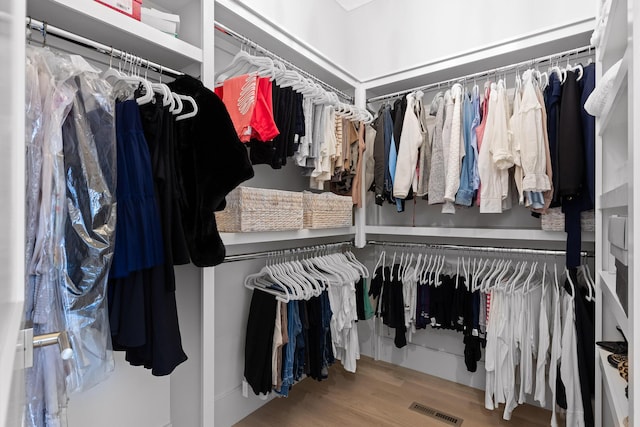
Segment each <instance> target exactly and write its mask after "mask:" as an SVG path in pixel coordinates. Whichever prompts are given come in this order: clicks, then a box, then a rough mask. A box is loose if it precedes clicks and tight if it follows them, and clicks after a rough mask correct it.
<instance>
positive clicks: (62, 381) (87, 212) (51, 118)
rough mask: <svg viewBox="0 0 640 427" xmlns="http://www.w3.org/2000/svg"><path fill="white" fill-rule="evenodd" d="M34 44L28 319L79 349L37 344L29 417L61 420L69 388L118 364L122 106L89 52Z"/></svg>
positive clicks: (29, 421)
mask: <svg viewBox="0 0 640 427" xmlns="http://www.w3.org/2000/svg"><path fill="white" fill-rule="evenodd" d="M26 54H27V55H26V67H25V83H26V85H25V87H26V103H25V107H26V111H25V117H26V127H27V133H26V134H25V135H26V141H25V143H26V156H27V158H26V168H27V169H26V176H25V184H26V206H25V215H26V218H27V222H26V230H25V242H26V246H25V249H26V251H25V281H26V283H25V307H24V310H25V320H26V321H27V322H30V323H32V324H33V331H34V334H36V335H37V334H45V333H51V332H55V331H61V332H62V331H67V333H68V334H69V339H70V341H71V342H73V343H74V354H73V356H72V358H71V359H69V360H62V358H61V357H60V350H59V349H58V348H57V347H56V346H48V347H42V348H35V349H34V351H33V353H34V354H33V366H32V367H31V368H29V369H27V370H26V371H25V381H26V393H27V396H26V409H25V417H24V418H25V419H24V422H25V425H28V426H34V427H41V426H60V425H65V423H66V407H67V399H68V397H67V396H68V394H69V393H71V392H74V391H80V390H84V389H87V388H90V387H92V386H94V385H96V384H97V383H99V382H100V381H102V380H104V379H105V378H106V377H107V376H108V374H109V373H110V372H111V371H112V369H113V358H112V354H111V350H110V346H109V331H108V330H109V328H108V323H107V307H106V304H105V301H104V298H105V294H106V277H107V272H108V271H109V268H110V263H111V255H112V253H113V249H114V241H113V239H114V238H115V235H114V229H113V226H114V223H115V220H116V203H115V197H114V196H115V150H116V147H115V144H116V141H115V132H114V129H113V126H112V125H113V120H114V111H113V103H112V101H111V95H110V94H111V86H110V85H109V84H108V83H106V82H105V81H103V80H101V79H100V77H99V75H98V73H99V71H98V70H95V69H94V68H93V67H91V66H90V65H89V64H88V63H87V62H86V61H85V60H84V59H83V58H81V57H79V56H76V55H74V56H68V55H63V54H56V53H54V52H52V51H50V50H48V49H41V48H36V47H32V46H27V51H26ZM103 124H104V126H103ZM93 194H98V195H99V197H97V198H96V197H93V196H92V195H93Z"/></svg>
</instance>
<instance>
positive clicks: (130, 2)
mask: <svg viewBox="0 0 640 427" xmlns="http://www.w3.org/2000/svg"><path fill="white" fill-rule="evenodd" d="M95 1H97V2H98V3H101V4H103V5H105V6H107V7H109V8H111V9H113V10H117V11H118V12H120V13H123V14H125V15H127V16H130V17H131V18H133V19H136V20H138V21H139V20H140V15H141V8H142V0H95Z"/></svg>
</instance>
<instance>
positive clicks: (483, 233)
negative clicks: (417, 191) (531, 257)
mask: <svg viewBox="0 0 640 427" xmlns="http://www.w3.org/2000/svg"><path fill="white" fill-rule="evenodd" d="M365 232H366V233H367V234H380V235H394V236H419V237H460V238H466V239H494V240H536V241H564V240H566V239H567V234H566V233H565V232H563V231H545V230H537V229H510V228H449V227H403V226H376V225H367V226H366V227H365ZM594 238H595V236H594V233H593V232H583V233H582V241H583V242H593V241H594Z"/></svg>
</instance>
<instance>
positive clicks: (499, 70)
mask: <svg viewBox="0 0 640 427" xmlns="http://www.w3.org/2000/svg"><path fill="white" fill-rule="evenodd" d="M592 50H593V51H595V48H594V47H593V46H583V47H579V48H575V49H571V50H566V51H564V52H560V53H554V54H553V55H548V56H542V57H540V58H536V59H529V60H527V61H522V62H518V63H516V64H510V65H505V66H503V67H498V68H493V69H490V70H485V71H480V72H478V73H474V74H468V75H466V76H460V77H456V78H453V79H449V80H444V81H441V82H437V83H430V84H428V85H423V86H418V87H415V88H413V89H406V90H401V91H398V92H394V93H390V94H387V95H380V96H374V97H373V98H369V99H367V102H376V101H384V100H387V99H393V98H398V97H400V96H402V95H406V94H408V93H411V92H415V91H418V90H427V89H431V88H434V87H439V86H446V85H448V84H449V83H455V82H459V81H462V80H472V79H477V78H479V77H485V76H490V75H492V74H501V73H505V72H507V71H512V70H515V69H518V68H521V67H525V66H530V67H531V66H534V65H537V64H541V63H543V62H546V61H553V60H560V59H562V58H563V57H565V56H570V55H580V54H582V53H585V52H591V51H592Z"/></svg>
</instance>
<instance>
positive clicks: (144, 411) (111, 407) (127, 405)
mask: <svg viewBox="0 0 640 427" xmlns="http://www.w3.org/2000/svg"><path fill="white" fill-rule="evenodd" d="M114 357H115V360H116V367H115V370H114V372H113V374H112V375H111V376H110V377H109V378H108V379H107V380H106V381H104V382H103V383H100V384H98V385H97V386H96V387H94V388H92V389H90V390H88V391H86V392H83V393H79V394H76V395H73V396H71V400H70V402H69V409H68V411H67V415H68V420H69V427H86V426H91V427H112V426H121V427H163V426H169V425H171V414H170V410H169V409H170V405H169V401H170V394H169V377H153V376H152V375H151V372H150V371H148V370H146V369H144V368H142V367H133V366H130V365H129V363H128V362H126V361H125V360H124V354H123V353H122V352H115V353H114Z"/></svg>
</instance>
